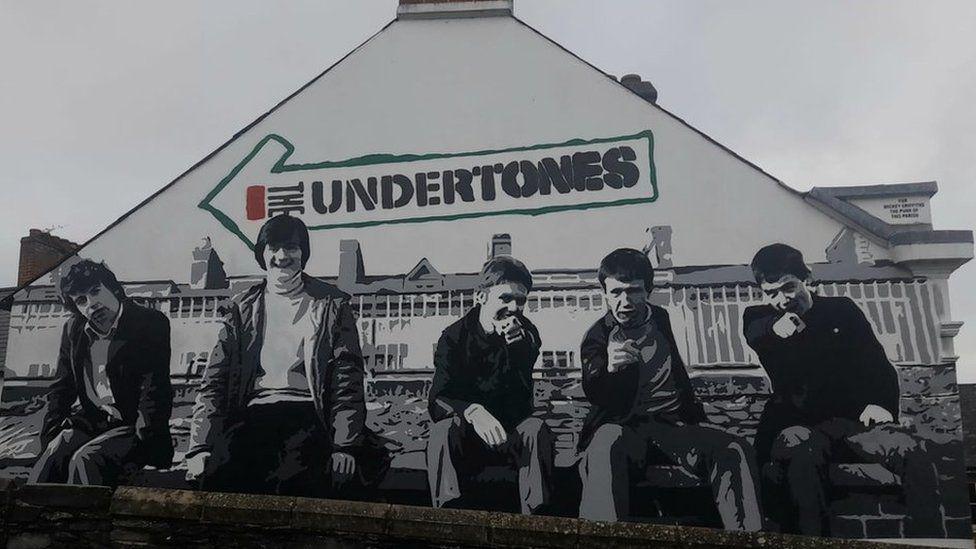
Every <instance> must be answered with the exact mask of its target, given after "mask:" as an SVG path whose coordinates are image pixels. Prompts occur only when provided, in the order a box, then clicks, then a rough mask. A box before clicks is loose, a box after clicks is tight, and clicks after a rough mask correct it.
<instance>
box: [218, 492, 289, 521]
mask: <svg viewBox="0 0 976 549" xmlns="http://www.w3.org/2000/svg"><path fill="white" fill-rule="evenodd" d="M296 499H298V498H291V497H284V496H262V495H252V494H229V493H219V492H213V493H208V494H206V495H205V499H204V505H203V513H202V516H201V520H202V521H203V522H217V523H224V524H253V525H259V526H281V527H289V526H291V513H292V509H293V508H294V507H295V500H296Z"/></svg>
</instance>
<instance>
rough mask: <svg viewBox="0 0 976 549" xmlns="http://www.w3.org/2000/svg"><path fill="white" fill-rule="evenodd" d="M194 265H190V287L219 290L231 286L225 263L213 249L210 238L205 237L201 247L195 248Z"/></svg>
mask: <svg viewBox="0 0 976 549" xmlns="http://www.w3.org/2000/svg"><path fill="white" fill-rule="evenodd" d="M192 253H193V263H191V264H190V287H191V288H196V289H203V290H218V289H223V288H227V287H229V286H230V283H229V281H228V280H227V272H226V271H225V270H224V262H223V261H221V260H220V256H219V255H217V250H215V249H213V244H211V242H210V237H205V238H204V239H203V242H201V243H200V245H199V246H197V247H196V248H193V252H192Z"/></svg>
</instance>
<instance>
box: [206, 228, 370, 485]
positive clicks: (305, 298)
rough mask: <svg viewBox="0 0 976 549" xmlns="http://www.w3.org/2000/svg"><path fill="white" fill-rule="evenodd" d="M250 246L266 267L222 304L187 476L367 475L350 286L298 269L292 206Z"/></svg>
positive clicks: (231, 481) (303, 249)
mask: <svg viewBox="0 0 976 549" xmlns="http://www.w3.org/2000/svg"><path fill="white" fill-rule="evenodd" d="M254 255H255V259H256V260H257V262H258V265H260V266H261V268H262V269H265V270H266V271H267V277H266V279H265V280H264V281H262V282H261V283H260V284H257V285H255V286H253V287H252V288H250V289H249V290H247V291H245V292H244V293H243V294H242V295H241V296H238V297H236V298H235V299H234V300H233V301H232V302H231V303H230V305H229V306H227V307H226V310H225V311H224V318H223V326H222V328H221V330H220V335H219V338H218V342H217V345H216V347H215V348H214V350H213V352H212V353H211V355H210V360H209V363H208V364H207V367H206V370H205V372H204V376H203V382H202V384H201V386H200V391H199V393H198V394H197V401H196V404H195V406H194V412H193V422H192V426H191V431H190V449H189V451H188V452H187V480H189V481H191V482H199V483H201V484H202V485H203V487H205V488H215V489H224V490H236V491H244V492H259V493H277V494H289V495H321V494H322V493H323V492H333V491H336V490H340V489H344V488H348V487H352V486H356V485H362V484H366V483H367V482H369V481H370V480H371V479H373V478H374V477H375V474H378V467H383V466H384V465H385V464H386V462H385V461H384V459H383V456H379V455H375V456H369V455H367V453H368V452H370V450H371V449H372V446H370V444H369V441H370V440H371V438H370V436H369V435H370V434H371V433H369V431H368V430H367V429H366V427H365V424H364V422H365V419H366V405H365V396H364V391H365V389H364V384H363V376H364V372H363V358H362V352H361V351H360V347H359V335H358V332H357V329H356V322H355V320H354V319H353V315H352V309H351V308H350V306H349V300H348V297H349V296H348V295H346V294H345V293H343V292H341V291H339V290H338V289H337V288H335V287H334V286H331V285H329V284H326V283H325V282H322V281H320V280H318V279H315V278H313V277H311V276H309V275H307V274H305V273H304V272H303V269H304V267H305V264H306V263H307V262H308V259H309V235H308V229H307V228H306V227H305V224H304V223H303V222H302V221H301V220H300V219H298V218H296V217H291V216H288V215H278V216H275V217H272V218H271V219H269V220H268V221H267V222H266V223H265V224H264V226H263V227H261V231H260V233H259V235H258V238H257V242H256V244H255V247H254Z"/></svg>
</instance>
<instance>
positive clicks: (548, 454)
mask: <svg viewBox="0 0 976 549" xmlns="http://www.w3.org/2000/svg"><path fill="white" fill-rule="evenodd" d="M531 290H532V275H531V274H530V273H529V270H528V269H527V268H526V267H525V265H523V264H522V262H521V261H518V260H516V259H512V258H511V257H496V258H494V259H491V260H489V261H488V262H487V263H486V264H485V266H484V268H483V269H482V270H481V281H480V284H479V286H478V290H477V292H476V293H475V299H476V302H477V305H475V306H474V307H473V308H472V309H471V310H470V311H468V313H467V314H465V315H464V316H463V317H462V318H461V319H460V320H458V321H457V322H455V323H454V324H451V325H450V326H448V327H447V328H446V329H445V330H444V332H443V333H442V334H441V338H440V340H439V341H438V342H437V349H436V350H435V352H434V380H433V383H432V386H431V389H430V394H429V397H428V398H429V400H428V410H429V411H430V417H431V420H432V421H433V422H434V423H433V425H432V426H431V429H430V440H429V441H428V443H427V478H428V480H429V483H430V491H431V501H432V502H433V504H434V506H435V507H443V506H448V505H450V506H460V505H463V504H464V503H463V502H462V500H460V498H461V496H462V495H465V494H463V493H462V492H464V491H466V490H467V489H469V483H468V481H469V480H470V479H471V478H472V477H474V476H475V475H477V474H478V472H479V471H481V470H482V469H483V468H484V466H485V465H488V464H504V465H507V466H509V467H511V468H513V469H518V484H519V493H520V495H521V505H522V512H523V513H525V514H529V513H535V512H538V511H539V510H540V509H541V508H542V507H543V506H544V505H546V504H547V503H549V494H550V487H549V482H550V480H551V471H552V460H553V438H552V434H551V433H550V432H549V428H548V427H547V426H546V424H545V423H544V422H543V421H542V420H541V419H539V418H535V417H532V408H533V403H532V399H533V392H532V368H533V366H534V365H535V361H536V358H538V356H539V346H540V344H541V339H540V338H539V331H538V330H537V329H536V327H535V326H534V325H533V324H532V322H530V321H529V319H527V318H525V316H524V315H523V314H522V309H523V308H524V307H525V300H526V295H527V294H528V293H529V291H531ZM468 495H470V494H468Z"/></svg>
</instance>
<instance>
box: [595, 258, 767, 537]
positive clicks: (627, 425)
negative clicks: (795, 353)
mask: <svg viewBox="0 0 976 549" xmlns="http://www.w3.org/2000/svg"><path fill="white" fill-rule="evenodd" d="M598 278H599V280H600V285H601V286H602V288H603V294H604V297H605V298H606V302H607V308H608V309H609V311H608V312H607V314H606V315H605V316H604V317H603V318H601V319H600V320H598V321H597V322H596V323H595V324H594V325H593V327H592V328H590V330H589V331H588V332H587V333H586V336H585V337H584V338H583V343H582V346H581V349H580V357H581V358H582V360H583V392H584V393H585V394H586V397H587V399H588V400H589V401H590V404H591V407H590V412H589V415H588V417H587V418H586V420H585V422H584V424H583V430H582V432H581V434H580V448H581V449H582V448H585V450H584V451H583V452H582V459H581V460H580V463H579V470H580V477H581V478H582V480H583V494H582V500H581V502H580V517H582V518H587V519H594V520H610V521H613V520H620V519H625V518H628V516H629V513H630V501H629V495H630V490H631V488H632V486H631V484H632V480H636V479H639V478H642V477H643V475H644V474H645V471H646V468H647V466H648V465H649V464H653V462H654V459H655V458H657V459H662V458H663V459H664V460H666V462H668V463H672V464H676V465H681V466H683V467H685V468H686V469H689V470H691V471H692V472H694V473H695V474H697V475H698V476H700V477H701V478H703V479H707V480H708V481H709V482H710V483H711V485H712V493H713V495H714V498H715V503H716V505H717V507H718V511H719V515H720V517H721V519H722V523H723V525H724V526H725V528H726V529H729V530H749V531H755V530H759V529H760V528H761V527H762V514H761V512H760V510H759V501H758V497H757V494H756V478H757V477H756V465H755V459H754V457H753V452H752V448H751V446H749V443H748V442H746V441H745V440H744V439H742V438H740V437H737V436H734V435H731V434H728V433H726V432H724V431H721V430H718V429H717V428H712V427H709V426H701V425H699V423H701V422H703V421H705V413H704V411H703V410H702V407H701V404H699V403H698V402H697V400H696V399H695V395H694V391H693V389H692V387H691V383H690V381H689V380H688V373H687V371H686V370H685V365H684V363H683V362H682V360H681V355H680V354H678V348H677V344H676V343H675V339H674V334H673V333H672V332H671V323H670V321H669V319H668V314H667V312H666V311H665V310H664V309H663V308H661V307H658V306H657V305H651V304H650V302H649V301H648V300H649V298H650V294H651V290H652V287H653V283H654V269H653V268H652V266H651V262H650V260H648V258H647V256H646V255H644V254H643V253H641V252H639V251H637V250H632V249H627V248H621V249H618V250H615V251H613V252H611V253H610V254H609V255H608V256H606V257H605V258H603V261H602V262H601V263H600V270H599V273H598Z"/></svg>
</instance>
